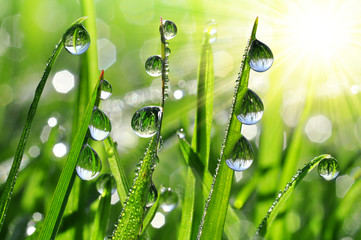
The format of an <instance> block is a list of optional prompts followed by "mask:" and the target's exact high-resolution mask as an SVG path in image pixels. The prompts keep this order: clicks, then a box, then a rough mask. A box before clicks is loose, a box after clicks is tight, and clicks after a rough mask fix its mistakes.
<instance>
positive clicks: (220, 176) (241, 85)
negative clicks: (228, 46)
mask: <svg viewBox="0 0 361 240" xmlns="http://www.w3.org/2000/svg"><path fill="white" fill-rule="evenodd" d="M257 26H258V18H257V19H256V21H255V23H254V25H253V30H252V34H251V38H250V40H249V42H248V44H247V47H246V50H245V55H244V58H243V61H242V64H241V73H240V74H239V77H238V79H237V81H236V82H237V84H236V88H235V93H234V97H233V103H232V107H231V116H230V119H229V124H228V126H227V130H226V137H225V139H224V143H223V146H222V150H221V155H220V158H219V162H218V165H217V168H216V174H215V176H214V178H213V183H212V187H211V190H210V193H209V197H208V200H207V202H206V206H205V209H204V212H203V217H202V221H201V224H200V226H199V231H198V237H197V238H198V239H221V237H222V234H223V227H224V223H225V219H226V214H227V208H228V203H229V195H230V191H231V185H232V179H233V170H231V169H230V168H229V167H228V166H227V165H226V163H225V159H226V158H227V157H228V156H230V154H231V152H232V151H233V148H234V146H235V144H236V143H237V141H238V140H239V138H240V132H241V127H242V124H241V123H240V122H239V121H238V120H237V117H236V115H237V114H236V112H238V111H239V110H240V104H241V101H237V99H242V97H243V95H244V94H245V91H246V90H247V87H248V80H249V73H250V66H249V64H248V59H249V56H248V49H249V47H250V44H251V43H252V41H253V40H254V39H255V38H256V31H257Z"/></svg>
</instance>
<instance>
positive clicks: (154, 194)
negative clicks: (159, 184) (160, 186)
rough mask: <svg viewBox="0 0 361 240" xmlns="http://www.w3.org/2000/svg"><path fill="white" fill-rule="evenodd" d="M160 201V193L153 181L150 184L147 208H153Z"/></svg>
mask: <svg viewBox="0 0 361 240" xmlns="http://www.w3.org/2000/svg"><path fill="white" fill-rule="evenodd" d="M157 199H158V191H157V188H156V187H155V185H154V183H153V181H152V182H151V183H150V187H149V194H148V199H147V203H146V205H145V206H146V207H147V208H150V207H151V206H153V205H154V203H155V202H156V201H157Z"/></svg>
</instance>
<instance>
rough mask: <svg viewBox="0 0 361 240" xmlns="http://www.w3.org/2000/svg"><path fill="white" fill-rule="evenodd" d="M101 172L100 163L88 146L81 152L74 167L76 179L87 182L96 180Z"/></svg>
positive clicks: (94, 152) (96, 155)
mask: <svg viewBox="0 0 361 240" xmlns="http://www.w3.org/2000/svg"><path fill="white" fill-rule="evenodd" d="M101 170H102V162H101V161H100V158H99V156H98V154H97V152H96V151H95V150H94V149H93V148H92V147H91V146H89V145H88V144H86V145H85V146H84V147H83V149H82V150H81V152H80V154H79V158H78V163H77V166H76V173H77V174H78V177H80V178H81V179H83V180H86V181H89V180H92V179H94V178H96V177H97V176H98V175H99V173H100V171H101Z"/></svg>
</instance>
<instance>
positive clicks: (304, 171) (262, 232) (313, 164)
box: [254, 154, 330, 239]
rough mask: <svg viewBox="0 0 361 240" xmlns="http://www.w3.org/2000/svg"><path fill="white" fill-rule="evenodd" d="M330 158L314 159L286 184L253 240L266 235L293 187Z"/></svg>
mask: <svg viewBox="0 0 361 240" xmlns="http://www.w3.org/2000/svg"><path fill="white" fill-rule="evenodd" d="M328 157H330V155H329V154H323V155H320V156H318V157H315V158H314V159H313V160H311V161H310V162H309V163H308V164H306V165H305V166H304V167H303V168H302V169H301V170H298V172H297V173H296V174H295V175H294V176H293V177H292V180H291V181H290V182H288V183H287V184H286V187H285V189H284V190H283V191H280V193H279V194H278V196H277V198H276V199H275V201H274V202H273V204H272V206H271V208H270V209H269V210H268V212H267V214H266V216H265V217H264V219H263V220H262V222H261V224H260V225H259V227H258V229H257V232H256V235H255V237H254V239H259V238H262V239H263V237H264V236H265V235H266V233H267V230H268V228H269V227H270V226H271V224H272V222H273V220H274V219H275V217H276V216H277V213H278V212H279V211H280V209H281V207H282V206H283V205H284V203H285V202H286V201H287V199H288V198H289V197H290V195H291V194H292V192H293V190H294V189H295V187H296V186H297V185H298V184H299V183H300V182H301V181H302V179H303V178H304V177H305V176H306V175H307V173H309V172H310V171H311V170H312V169H313V168H314V167H316V166H317V164H318V163H319V162H320V161H321V160H322V159H325V158H328Z"/></svg>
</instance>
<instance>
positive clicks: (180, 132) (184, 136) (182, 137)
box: [177, 128, 186, 139]
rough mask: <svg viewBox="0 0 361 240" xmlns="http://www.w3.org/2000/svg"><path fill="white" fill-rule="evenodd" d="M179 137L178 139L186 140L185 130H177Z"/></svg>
mask: <svg viewBox="0 0 361 240" xmlns="http://www.w3.org/2000/svg"><path fill="white" fill-rule="evenodd" d="M177 136H178V138H180V139H184V138H186V134H185V132H184V129H183V128H180V129H178V130H177Z"/></svg>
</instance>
